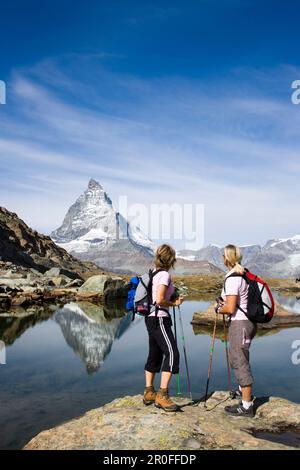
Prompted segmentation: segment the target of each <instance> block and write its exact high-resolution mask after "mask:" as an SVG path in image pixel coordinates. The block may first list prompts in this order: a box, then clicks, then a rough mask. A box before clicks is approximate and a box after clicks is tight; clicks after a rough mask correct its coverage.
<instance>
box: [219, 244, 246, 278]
mask: <svg viewBox="0 0 300 470" xmlns="http://www.w3.org/2000/svg"><path fill="white" fill-rule="evenodd" d="M224 258H225V260H226V261H227V262H228V264H229V265H230V266H232V270H233V271H234V272H236V273H238V274H244V272H245V268H244V267H243V266H242V265H241V261H242V258H243V255H242V253H241V250H240V248H239V247H238V246H235V245H227V246H225V248H224Z"/></svg>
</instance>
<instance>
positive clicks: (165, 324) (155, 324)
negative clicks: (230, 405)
mask: <svg viewBox="0 0 300 470" xmlns="http://www.w3.org/2000/svg"><path fill="white" fill-rule="evenodd" d="M175 262H176V252H175V250H174V249H173V248H172V247H171V246H169V245H166V244H164V245H161V246H159V247H158V248H157V250H156V254H155V261H154V263H155V269H154V270H150V271H149V273H147V281H146V280H145V278H144V277H142V278H141V279H142V281H141V282H140V287H141V289H142V288H143V284H144V286H147V290H148V293H149V295H148V296H147V301H146V302H147V305H146V306H145V300H144V301H142V302H139V301H137V302H136V312H137V313H141V311H142V309H146V313H145V310H144V316H145V324H146V328H147V332H148V337H149V353H148V358H147V361H146V364H145V379H146V387H145V391H144V396H143V402H144V404H145V405H151V404H154V405H155V406H156V407H157V408H162V409H163V410H165V411H178V409H179V408H178V406H177V405H176V404H175V403H174V402H173V401H172V400H171V398H170V396H169V383H170V380H171V378H172V374H178V373H179V351H178V348H177V344H176V341H175V338H174V335H173V331H172V319H171V316H170V313H169V308H170V307H175V306H179V305H181V304H182V302H183V298H182V297H179V298H178V299H176V300H172V295H174V292H175V289H174V286H173V283H172V279H171V276H170V273H169V271H170V269H172V268H174V265H175ZM143 278H144V280H143ZM142 295H143V294H141V296H142ZM137 298H138V289H137V294H136V299H137ZM144 299H145V297H144ZM160 371H161V381H160V389H159V390H158V391H157V392H156V391H155V389H154V379H155V375H156V374H158V373H159V372H160Z"/></svg>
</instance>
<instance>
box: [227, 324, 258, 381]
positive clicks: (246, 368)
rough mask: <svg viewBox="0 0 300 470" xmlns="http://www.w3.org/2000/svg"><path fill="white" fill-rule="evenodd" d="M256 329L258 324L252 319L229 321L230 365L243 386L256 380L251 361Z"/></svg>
mask: <svg viewBox="0 0 300 470" xmlns="http://www.w3.org/2000/svg"><path fill="white" fill-rule="evenodd" d="M256 331H257V327H256V325H255V324H254V323H252V322H251V321H250V320H234V321H231V322H230V323H229V359H230V365H231V368H232V369H233V372H234V375H235V378H236V380H237V382H238V384H239V385H240V386H241V387H246V386H248V385H252V384H253V382H254V380H253V376H252V372H251V367H250V363H249V348H250V345H251V341H252V339H253V338H254V336H255V335H256Z"/></svg>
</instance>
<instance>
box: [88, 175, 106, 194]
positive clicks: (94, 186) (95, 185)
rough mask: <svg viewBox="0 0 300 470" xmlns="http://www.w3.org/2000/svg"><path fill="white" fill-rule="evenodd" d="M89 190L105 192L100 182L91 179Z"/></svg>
mask: <svg viewBox="0 0 300 470" xmlns="http://www.w3.org/2000/svg"><path fill="white" fill-rule="evenodd" d="M88 189H92V190H93V189H101V190H102V191H103V187H102V186H101V184H100V183H98V181H96V180H94V178H90V181H89V184H88Z"/></svg>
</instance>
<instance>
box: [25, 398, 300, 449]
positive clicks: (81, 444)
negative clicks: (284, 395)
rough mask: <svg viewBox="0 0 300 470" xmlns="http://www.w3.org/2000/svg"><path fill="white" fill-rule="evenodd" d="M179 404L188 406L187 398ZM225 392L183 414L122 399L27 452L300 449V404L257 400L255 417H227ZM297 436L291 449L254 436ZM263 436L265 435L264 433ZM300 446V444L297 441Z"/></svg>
mask: <svg viewBox="0 0 300 470" xmlns="http://www.w3.org/2000/svg"><path fill="white" fill-rule="evenodd" d="M175 401H177V402H178V403H181V404H185V405H186V404H187V400H184V399H179V398H176V399H175ZM229 402H230V401H229V397H228V394H227V393H226V392H216V393H214V394H213V395H212V397H211V398H210V399H209V400H208V402H207V406H208V411H206V410H205V409H204V406H203V403H200V404H199V405H197V406H184V408H183V409H182V410H183V412H182V413H166V412H164V411H161V410H158V409H157V408H155V407H152V406H151V407H145V406H144V405H143V403H142V396H140V395H138V396H133V397H130V396H128V397H124V398H120V399H117V400H114V401H113V402H111V403H109V404H108V405H105V406H103V407H101V408H98V409H95V410H92V411H89V412H88V413H86V414H85V415H84V416H82V417H81V418H79V419H74V420H72V421H69V422H67V423H65V424H62V425H60V426H58V427H56V428H53V429H50V430H48V431H44V432H42V433H40V434H39V435H38V436H37V437H35V438H34V439H32V440H31V441H30V442H29V443H28V444H27V445H26V446H25V449H26V450H53V449H55V450H56V449H57V450H70V449H72V450H83V449H84V450H96V449H97V450H98V449H99V450H101V449H103V450H139V449H145V450H174V451H175V450H195V449H232V450H252V449H262V450H267V449H268V450H275V449H280V450H284V449H285V450H288V449H292V448H294V449H295V448H297V447H296V445H297V444H295V442H297V434H296V433H297V430H299V423H300V405H299V404H295V403H291V402H289V401H287V400H283V399H280V398H269V399H260V400H259V399H257V405H259V407H258V409H257V411H256V416H255V418H254V419H249V418H234V417H230V416H227V415H226V414H225V413H224V406H225V405H227V404H228V403H229ZM286 430H289V432H291V433H293V431H295V439H294V442H293V443H292V444H289V443H288V442H287V445H284V444H280V443H278V442H271V441H270V440H266V439H261V438H257V437H255V436H256V435H259V434H260V433H271V434H272V433H273V434H272V436H274V438H275V439H276V433H279V432H285V431H286ZM262 435H264V436H265V437H266V436H267V434H262ZM299 444H300V442H299Z"/></svg>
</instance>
